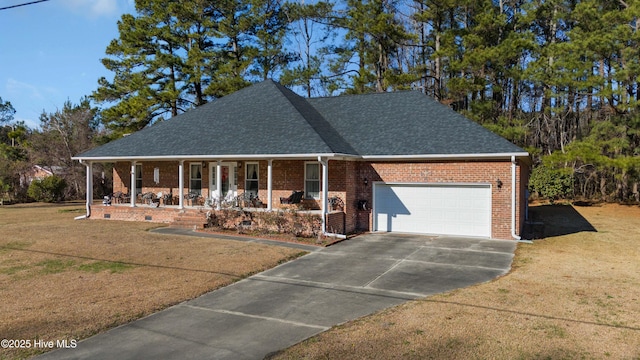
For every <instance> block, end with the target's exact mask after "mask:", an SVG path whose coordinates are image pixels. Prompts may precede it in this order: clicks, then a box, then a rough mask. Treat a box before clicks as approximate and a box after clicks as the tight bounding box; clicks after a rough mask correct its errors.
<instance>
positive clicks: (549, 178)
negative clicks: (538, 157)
mask: <svg viewBox="0 0 640 360" xmlns="http://www.w3.org/2000/svg"><path fill="white" fill-rule="evenodd" d="M572 189H573V176H572V174H571V173H569V172H568V171H567V170H565V169H554V168H552V167H550V166H547V165H540V166H536V167H535V168H534V169H533V171H531V178H530V179H529V190H530V191H531V192H536V193H537V194H538V195H540V196H542V197H544V198H547V199H549V200H550V201H554V200H557V199H561V198H566V197H568V196H569V195H571V191H572Z"/></svg>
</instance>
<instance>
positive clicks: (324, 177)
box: [318, 156, 347, 239]
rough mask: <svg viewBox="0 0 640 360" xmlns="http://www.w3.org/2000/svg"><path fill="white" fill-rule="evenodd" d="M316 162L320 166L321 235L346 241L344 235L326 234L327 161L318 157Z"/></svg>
mask: <svg viewBox="0 0 640 360" xmlns="http://www.w3.org/2000/svg"><path fill="white" fill-rule="evenodd" d="M318 162H319V163H320V164H321V165H322V235H324V236H330V237H335V238H338V239H346V238H347V236H346V235H342V234H333V233H329V232H327V214H328V213H329V211H328V198H327V197H328V196H329V159H322V157H320V156H318Z"/></svg>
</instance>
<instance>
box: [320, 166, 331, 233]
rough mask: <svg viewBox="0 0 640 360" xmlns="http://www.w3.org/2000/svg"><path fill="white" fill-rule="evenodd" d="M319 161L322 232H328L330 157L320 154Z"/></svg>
mask: <svg viewBox="0 0 640 360" xmlns="http://www.w3.org/2000/svg"><path fill="white" fill-rule="evenodd" d="M318 162H320V164H322V233H323V234H324V233H326V232H327V213H328V211H327V208H328V202H327V198H328V197H329V159H323V158H321V157H319V156H318Z"/></svg>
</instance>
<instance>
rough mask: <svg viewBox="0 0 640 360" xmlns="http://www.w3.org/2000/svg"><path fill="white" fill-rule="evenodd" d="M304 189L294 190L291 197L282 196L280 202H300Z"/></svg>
mask: <svg viewBox="0 0 640 360" xmlns="http://www.w3.org/2000/svg"><path fill="white" fill-rule="evenodd" d="M303 195H304V191H294V192H292V193H291V195H289V197H281V198H280V204H300V202H301V201H302V196H303Z"/></svg>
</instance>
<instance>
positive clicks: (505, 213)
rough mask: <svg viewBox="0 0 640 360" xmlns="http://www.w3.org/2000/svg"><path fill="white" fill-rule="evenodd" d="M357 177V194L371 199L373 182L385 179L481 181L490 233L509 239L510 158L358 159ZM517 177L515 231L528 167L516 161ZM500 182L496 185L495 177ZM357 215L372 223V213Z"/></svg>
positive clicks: (360, 218)
mask: <svg viewBox="0 0 640 360" xmlns="http://www.w3.org/2000/svg"><path fill="white" fill-rule="evenodd" d="M359 165H360V166H359V171H358V174H359V177H360V178H361V179H363V180H364V179H365V178H366V179H367V180H368V185H364V181H363V182H362V185H361V186H360V187H359V190H358V198H359V199H363V200H367V201H368V203H369V205H370V204H371V203H372V197H373V194H372V191H373V190H372V189H373V186H372V182H376V181H380V182H385V183H484V184H490V185H491V191H492V193H491V201H492V207H493V211H492V216H491V236H492V237H493V238H497V239H511V238H512V237H511V162H510V161H465V162H459V161H458V162H455V161H451V162H404V163H391V162H372V163H365V162H361V163H359ZM517 170H518V171H517V172H516V175H517V179H516V184H517V187H518V188H517V189H516V190H517V191H516V195H517V201H516V206H517V209H516V210H517V212H516V233H520V230H519V229H522V225H523V224H524V222H523V221H524V219H523V217H524V214H523V212H524V202H523V199H524V190H525V188H526V183H525V182H521V181H520V180H521V179H522V180H527V179H528V168H527V167H526V166H525V167H523V166H522V164H521V163H519V164H518V169H517ZM498 179H500V180H501V181H502V186H501V187H500V188H499V187H498V186H497V180H498ZM367 215H368V219H366V220H365V216H364V214H360V216H359V217H358V219H359V224H360V225H362V222H364V221H366V222H368V225H369V226H371V225H372V224H373V220H372V218H371V216H372V214H371V212H370V211H369V212H368V213H367Z"/></svg>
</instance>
